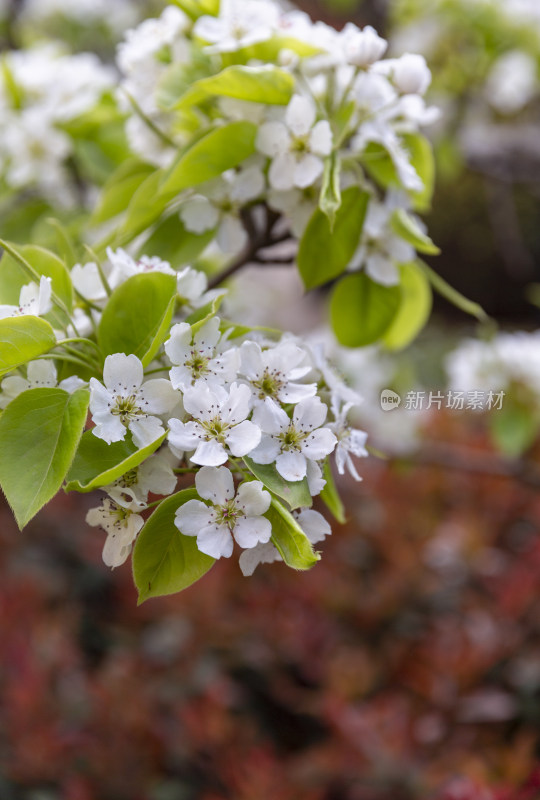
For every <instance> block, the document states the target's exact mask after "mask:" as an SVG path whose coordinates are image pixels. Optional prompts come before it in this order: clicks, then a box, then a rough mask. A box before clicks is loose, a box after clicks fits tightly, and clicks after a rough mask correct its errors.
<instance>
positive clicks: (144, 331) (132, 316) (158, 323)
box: [98, 272, 176, 366]
mask: <svg viewBox="0 0 540 800" xmlns="http://www.w3.org/2000/svg"><path fill="white" fill-rule="evenodd" d="M175 304H176V277H175V276H174V275H166V274H165V273H163V272H148V273H143V274H141V275H134V276H133V277H131V278H129V280H127V281H126V282H125V283H123V284H121V285H120V286H118V287H117V288H116V289H115V290H114V291H113V293H112V295H111V297H110V299H109V302H108V303H107V306H106V307H105V310H104V312H103V316H102V318H101V321H100V323H99V328H98V343H99V346H100V348H101V352H102V354H103V356H108V355H112V354H113V353H126V355H128V354H130V353H134V354H135V355H136V356H137V357H138V358H140V359H141V361H142V363H143V365H144V366H148V364H149V363H150V362H151V361H152V359H153V358H154V356H155V354H156V353H157V351H158V350H159V348H160V347H161V345H162V344H163V342H164V341H165V339H166V338H167V335H168V332H169V327H170V324H171V320H172V317H173V313H174V308H175Z"/></svg>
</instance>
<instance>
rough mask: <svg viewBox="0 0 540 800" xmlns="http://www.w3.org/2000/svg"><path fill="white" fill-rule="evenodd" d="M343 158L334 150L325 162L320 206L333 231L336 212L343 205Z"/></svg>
mask: <svg viewBox="0 0 540 800" xmlns="http://www.w3.org/2000/svg"><path fill="white" fill-rule="evenodd" d="M340 178H341V160H340V158H339V154H338V153H336V152H334V153H332V155H331V156H329V157H328V158H327V159H326V161H325V163H324V174H323V183H322V187H321V196H320V198H319V208H320V209H321V211H322V212H323V214H324V215H325V216H327V217H328V221H329V222H330V231H331V232H333V230H334V225H335V222H336V213H337V211H338V210H339V207H340V206H341V186H340Z"/></svg>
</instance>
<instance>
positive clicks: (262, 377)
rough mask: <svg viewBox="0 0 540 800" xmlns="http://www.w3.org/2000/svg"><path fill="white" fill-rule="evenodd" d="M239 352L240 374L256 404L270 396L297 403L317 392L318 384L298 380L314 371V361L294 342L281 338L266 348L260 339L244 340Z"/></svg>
mask: <svg viewBox="0 0 540 800" xmlns="http://www.w3.org/2000/svg"><path fill="white" fill-rule="evenodd" d="M240 355H241V367H240V373H241V374H242V375H243V376H244V377H245V378H246V380H247V381H249V385H250V388H251V390H252V392H253V399H254V402H255V404H259V403H262V402H264V400H265V399H266V398H267V397H269V398H270V399H272V400H274V401H275V402H277V403H280V402H281V403H298V402H299V401H300V400H305V399H306V397H313V395H314V394H316V392H317V384H316V383H298V382H297V381H298V380H300V379H301V378H305V376H306V375H307V374H308V373H309V372H311V364H310V363H309V362H307V353H306V351H305V350H302V348H301V347H298V345H297V344H295V343H294V342H289V341H282V342H280V343H279V344H277V345H275V346H274V347H269V348H266V349H264V350H263V349H262V348H261V346H260V345H259V344H258V343H257V342H244V343H243V344H242V347H241V348H240ZM306 362H307V363H306Z"/></svg>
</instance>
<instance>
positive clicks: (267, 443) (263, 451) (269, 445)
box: [249, 435, 281, 464]
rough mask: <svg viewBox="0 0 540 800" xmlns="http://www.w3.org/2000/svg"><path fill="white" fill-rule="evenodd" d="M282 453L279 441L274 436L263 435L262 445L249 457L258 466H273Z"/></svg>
mask: <svg viewBox="0 0 540 800" xmlns="http://www.w3.org/2000/svg"><path fill="white" fill-rule="evenodd" d="M280 453H281V446H280V443H279V440H278V439H275V438H274V437H273V436H266V435H263V437H262V439H261V442H260V444H258V445H257V447H256V448H255V449H254V450H252V451H251V453H250V454H249V457H250V458H251V459H252V460H253V461H254V462H255V463H256V464H272V463H273V462H274V461H275V460H276V458H277V457H278V455H279V454H280Z"/></svg>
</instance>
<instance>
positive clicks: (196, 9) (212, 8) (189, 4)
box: [172, 0, 219, 20]
mask: <svg viewBox="0 0 540 800" xmlns="http://www.w3.org/2000/svg"><path fill="white" fill-rule="evenodd" d="M172 2H173V3H174V5H176V6H178V8H181V9H182V11H183V12H184V13H185V14H187V15H188V17H190V18H191V19H192V20H196V19H198V18H199V17H201V16H202V15H203V14H211V15H213V16H214V15H216V14H218V13H219V0H172Z"/></svg>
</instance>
